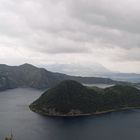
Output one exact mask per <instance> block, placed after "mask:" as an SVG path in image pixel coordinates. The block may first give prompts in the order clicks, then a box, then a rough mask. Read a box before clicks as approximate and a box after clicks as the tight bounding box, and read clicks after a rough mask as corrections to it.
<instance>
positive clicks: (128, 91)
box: [30, 80, 140, 116]
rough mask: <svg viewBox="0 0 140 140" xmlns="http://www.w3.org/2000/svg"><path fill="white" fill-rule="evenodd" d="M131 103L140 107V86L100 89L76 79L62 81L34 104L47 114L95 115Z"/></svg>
mask: <svg viewBox="0 0 140 140" xmlns="http://www.w3.org/2000/svg"><path fill="white" fill-rule="evenodd" d="M131 107H134V108H135V107H140V90H138V89H136V88H134V87H131V86H124V85H116V86H113V87H109V88H106V89H101V90H99V89H98V90H97V89H92V88H87V87H85V86H83V85H81V84H80V83H78V82H76V81H73V80H66V81H63V82H61V83H60V84H58V85H57V86H55V87H54V88H52V89H49V90H48V91H46V92H45V93H44V94H43V95H42V96H41V97H40V98H39V99H37V100H36V101H35V102H33V103H32V104H31V105H30V109H31V110H32V111H34V112H37V113H40V114H43V115H47V116H81V115H92V114H97V113H101V112H107V111H110V110H119V109H126V108H131Z"/></svg>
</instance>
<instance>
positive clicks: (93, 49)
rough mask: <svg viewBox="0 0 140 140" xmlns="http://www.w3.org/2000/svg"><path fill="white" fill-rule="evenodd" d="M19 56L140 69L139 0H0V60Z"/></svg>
mask: <svg viewBox="0 0 140 140" xmlns="http://www.w3.org/2000/svg"><path fill="white" fill-rule="evenodd" d="M25 62H28V63H32V64H35V65H39V66H44V67H46V65H53V66H54V65H55V64H56V65H59V64H60V65H62V64H63V65H64V64H69V65H84V66H85V67H86V66H87V67H88V68H89V67H90V66H93V65H94V64H99V65H100V64H101V65H103V66H104V67H106V68H107V69H109V70H113V71H120V72H137V73H140V1H139V0H0V63H6V64H10V65H18V64H22V63H25ZM58 71H59V69H58Z"/></svg>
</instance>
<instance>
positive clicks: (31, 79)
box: [0, 64, 127, 90]
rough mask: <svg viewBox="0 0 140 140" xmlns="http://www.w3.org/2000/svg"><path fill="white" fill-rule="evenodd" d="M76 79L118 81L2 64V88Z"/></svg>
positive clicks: (37, 85) (103, 81)
mask: <svg viewBox="0 0 140 140" xmlns="http://www.w3.org/2000/svg"><path fill="white" fill-rule="evenodd" d="M68 79H70V80H76V81H78V82H81V83H85V84H95V83H96V84H97V83H102V84H116V83H122V84H127V83H125V82H118V81H114V80H111V79H109V78H100V77H80V76H79V77H77V76H69V75H66V74H61V73H54V72H50V71H48V70H46V69H44V68H38V67H35V66H33V65H30V64H23V65H20V66H8V65H4V64H1V65H0V90H5V89H11V88H17V87H31V88H37V89H47V88H50V87H53V86H55V85H56V84H58V83H59V82H61V81H63V80H68Z"/></svg>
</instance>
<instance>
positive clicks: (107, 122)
mask: <svg viewBox="0 0 140 140" xmlns="http://www.w3.org/2000/svg"><path fill="white" fill-rule="evenodd" d="M41 94H42V91H38V90H34V89H14V90H8V91H4V92H0V140H3V138H4V136H6V135H7V134H9V133H10V132H11V129H12V132H13V134H14V140H140V110H136V109H133V110H129V111H122V112H114V113H108V114H104V115H99V116H91V117H78V118H50V117H44V116H41V115H38V114H36V113H34V112H32V111H30V110H29V108H28V105H29V104H30V103H31V102H32V101H34V100H35V99H36V98H38V97H39V96H40V95H41Z"/></svg>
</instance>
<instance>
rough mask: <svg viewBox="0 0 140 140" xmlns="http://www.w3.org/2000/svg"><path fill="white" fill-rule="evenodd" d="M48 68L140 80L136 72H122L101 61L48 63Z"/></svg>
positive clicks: (85, 74)
mask: <svg viewBox="0 0 140 140" xmlns="http://www.w3.org/2000/svg"><path fill="white" fill-rule="evenodd" d="M46 68H47V69H48V70H50V71H54V72H57V71H59V72H61V73H65V74H69V75H74V76H77V75H79V76H88V77H93V76H96V77H104V78H111V79H113V80H119V81H128V82H134V83H137V82H140V74H136V73H121V72H113V71H111V70H108V69H107V68H106V67H104V66H103V65H101V64H99V63H94V64H91V65H90V66H85V65H82V64H48V65H46Z"/></svg>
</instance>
